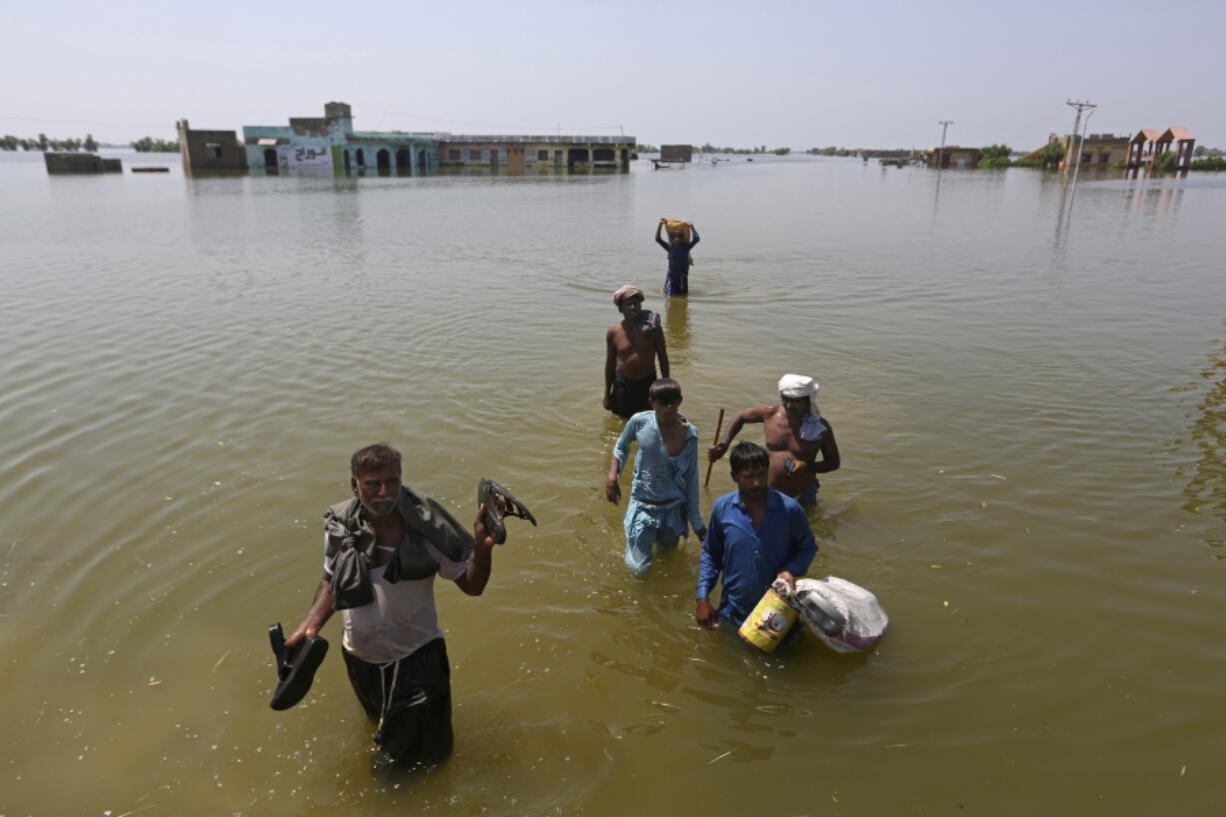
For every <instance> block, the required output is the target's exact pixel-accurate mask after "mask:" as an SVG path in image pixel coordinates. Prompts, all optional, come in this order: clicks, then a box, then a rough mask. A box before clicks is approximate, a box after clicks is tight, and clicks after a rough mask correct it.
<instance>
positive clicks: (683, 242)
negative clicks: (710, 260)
mask: <svg viewBox="0 0 1226 817" xmlns="http://www.w3.org/2000/svg"><path fill="white" fill-rule="evenodd" d="M665 227H667V228H668V241H665V240H664V239H663V238H661V237H660V233H661V231H663V230H664V228H665ZM698 241H699V238H698V228H696V227H695V226H694V224H693V222H689V221H676V220H673V219H667V218H662V219H660V223H659V224H657V225H656V243H657V244H659V245H660V246H661V247H663V248H664V252H666V253H668V275H667V276H666V277H665V279H664V294H665V295H688V294H689V292H690V265H691V264H693V263H694V260H693V259H692V258H691V257H690V250H692V249H694V248H695V247H696V246H698Z"/></svg>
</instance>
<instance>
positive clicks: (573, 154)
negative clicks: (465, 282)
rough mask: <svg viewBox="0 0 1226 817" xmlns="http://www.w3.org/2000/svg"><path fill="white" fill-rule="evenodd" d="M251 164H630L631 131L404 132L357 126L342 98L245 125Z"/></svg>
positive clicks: (327, 168)
mask: <svg viewBox="0 0 1226 817" xmlns="http://www.w3.org/2000/svg"><path fill="white" fill-rule="evenodd" d="M243 142H244V144H245V150H246V159H247V164H248V166H250V168H251V169H252V170H264V171H265V172H272V173H281V172H299V173H319V174H321V175H347V174H350V173H361V172H365V171H377V172H383V173H397V174H401V175H417V174H420V173H427V172H429V171H432V170H436V169H438V168H439V167H445V166H451V167H459V168H481V169H488V170H491V171H506V172H507V173H510V174H517V173H523V172H525V171H527V170H533V171H536V172H548V171H553V170H563V169H565V170H578V169H591V168H613V169H623V170H624V169H627V168H629V166H630V159H631V158H632V157H633V155H634V152H635V150H636V140H635V138H634V137H633V136H617V137H611V136H563V135H560V134H559V135H556V136H482V135H458V134H449V133H433V132H431V133H418V132H405V131H358V130H354V128H353V111H352V109H351V108H350V107H349V105H347V104H345V103H344V102H329V103H328V104H327V105H325V106H324V115H323V116H322V117H304V118H291V119H290V120H289V124H288V125H245V126H243Z"/></svg>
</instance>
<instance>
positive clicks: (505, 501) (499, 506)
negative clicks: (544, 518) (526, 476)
mask: <svg viewBox="0 0 1226 817" xmlns="http://www.w3.org/2000/svg"><path fill="white" fill-rule="evenodd" d="M499 497H501V499H502V502H498V501H497V498H499ZM482 505H484V506H485V529H486V530H487V531H489V532H490V536H491V537H493V539H494V543H495V544H498V545H501V544H502V543H503V542H505V541H507V526H506V524H504V523H503V521H502V520H503V517H507V516H516V517H519V518H520V519H527V520H528V521H529V522H531V523H532V527H534V528H535V527H536V517H535V516H533V515H532V511H530V510H528V509H527V508H526V507H525V506H524V503H522V502H520V501H519V500H518V499H516V498H515V497H514V496H512V495H511V492H510V491H508V490H507V489H506V488H503V487H502V486H501V485H499V484H498V483H497V482H494V480H492V479H484V478H483V479H482V480H481V481H480V482H479V483H477V507H478V508H479V507H481V506H482Z"/></svg>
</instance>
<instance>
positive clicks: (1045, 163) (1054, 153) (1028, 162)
mask: <svg viewBox="0 0 1226 817" xmlns="http://www.w3.org/2000/svg"><path fill="white" fill-rule="evenodd" d="M1063 160H1064V148H1063V147H1061V145H1060V143H1059V142H1048V143H1047V144H1046V145H1044V146H1043V148H1042V149H1041V150H1040V151H1039V152H1038V153H1036V154H1034V157H1033V158H1029V159H1018V160H1017V161H1016V162H1015V163H1014V164H1016V165H1017V166H1018V167H1041V168H1043V169H1044V170H1046V169H1049V168H1053V167H1057V166H1059V164H1060V162H1061V161H1063Z"/></svg>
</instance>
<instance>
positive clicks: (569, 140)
mask: <svg viewBox="0 0 1226 817" xmlns="http://www.w3.org/2000/svg"><path fill="white" fill-rule="evenodd" d="M436 137H437V138H438V140H439V141H440V142H525V143H533V142H534V143H540V144H595V145H623V144H625V145H631V144H634V143H635V137H633V136H565V135H560V134H554V135H549V136H543V135H542V136H530V135H529V136H523V135H519V136H507V135H503V136H485V135H481V134H470V133H439V134H436Z"/></svg>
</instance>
